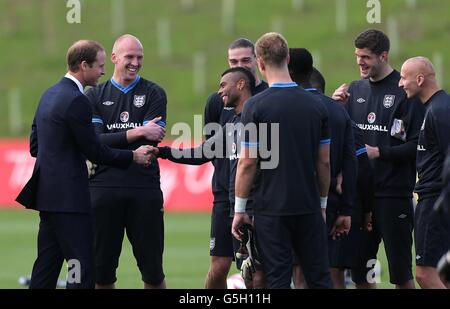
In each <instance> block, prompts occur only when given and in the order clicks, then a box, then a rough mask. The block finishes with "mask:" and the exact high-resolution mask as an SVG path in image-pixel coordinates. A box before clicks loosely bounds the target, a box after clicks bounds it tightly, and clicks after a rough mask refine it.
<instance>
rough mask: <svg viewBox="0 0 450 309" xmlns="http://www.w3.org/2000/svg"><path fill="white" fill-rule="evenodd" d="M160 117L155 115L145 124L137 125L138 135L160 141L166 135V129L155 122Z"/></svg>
mask: <svg viewBox="0 0 450 309" xmlns="http://www.w3.org/2000/svg"><path fill="white" fill-rule="evenodd" d="M161 119H162V118H161V117H156V118H154V119H153V120H151V121H150V122H149V123H147V124H146V125H145V126H141V127H139V130H140V135H141V136H142V137H143V138H145V139H146V140H149V141H152V142H160V141H162V139H163V138H164V136H165V135H166V129H165V128H164V127H161V126H160V125H158V124H157V122H158V121H160V120H161Z"/></svg>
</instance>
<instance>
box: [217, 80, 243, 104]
mask: <svg viewBox="0 0 450 309" xmlns="http://www.w3.org/2000/svg"><path fill="white" fill-rule="evenodd" d="M237 76H238V74H233V73H228V74H225V75H224V76H222V78H221V79H220V84H219V90H218V91H217V93H218V94H219V95H220V97H221V98H222V101H223V103H224V105H225V106H226V107H233V108H234V107H236V105H237V103H238V102H239V96H240V94H239V89H238V88H239V87H242V85H240V83H242V82H241V80H239V79H238V78H237ZM241 89H242V88H241Z"/></svg>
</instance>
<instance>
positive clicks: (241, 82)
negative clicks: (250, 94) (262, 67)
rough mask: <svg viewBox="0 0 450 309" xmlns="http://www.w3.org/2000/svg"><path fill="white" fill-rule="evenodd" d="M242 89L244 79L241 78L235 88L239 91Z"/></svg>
mask: <svg viewBox="0 0 450 309" xmlns="http://www.w3.org/2000/svg"><path fill="white" fill-rule="evenodd" d="M244 87H245V79H243V78H241V79H240V80H238V82H237V88H238V89H239V90H242V89H244Z"/></svg>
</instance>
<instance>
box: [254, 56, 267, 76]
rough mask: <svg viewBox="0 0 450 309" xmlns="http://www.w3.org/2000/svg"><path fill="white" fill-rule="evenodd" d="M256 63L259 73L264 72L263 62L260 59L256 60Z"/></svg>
mask: <svg viewBox="0 0 450 309" xmlns="http://www.w3.org/2000/svg"><path fill="white" fill-rule="evenodd" d="M256 63H258V68H259V70H260V71H261V72H264V71H265V70H266V65H265V64H264V61H263V60H262V59H261V58H259V57H258V58H256Z"/></svg>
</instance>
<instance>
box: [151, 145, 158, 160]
mask: <svg viewBox="0 0 450 309" xmlns="http://www.w3.org/2000/svg"><path fill="white" fill-rule="evenodd" d="M150 154H151V155H152V156H153V158H155V159H156V158H158V156H159V149H158V147H152V148H151V150H150Z"/></svg>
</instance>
